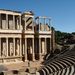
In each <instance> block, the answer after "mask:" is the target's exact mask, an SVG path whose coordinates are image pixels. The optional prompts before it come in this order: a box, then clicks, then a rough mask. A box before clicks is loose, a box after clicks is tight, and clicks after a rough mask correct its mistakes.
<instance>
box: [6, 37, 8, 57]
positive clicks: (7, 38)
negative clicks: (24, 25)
mask: <svg viewBox="0 0 75 75" xmlns="http://www.w3.org/2000/svg"><path fill="white" fill-rule="evenodd" d="M6 46H7V49H6V50H7V53H6V54H7V57H8V37H7V38H6Z"/></svg>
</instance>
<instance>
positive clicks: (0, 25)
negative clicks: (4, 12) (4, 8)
mask: <svg viewBox="0 0 75 75" xmlns="http://www.w3.org/2000/svg"><path fill="white" fill-rule="evenodd" d="M0 29H1V14H0Z"/></svg>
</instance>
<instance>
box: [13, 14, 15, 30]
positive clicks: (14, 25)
mask: <svg viewBox="0 0 75 75" xmlns="http://www.w3.org/2000/svg"><path fill="white" fill-rule="evenodd" d="M13 29H15V15H13Z"/></svg>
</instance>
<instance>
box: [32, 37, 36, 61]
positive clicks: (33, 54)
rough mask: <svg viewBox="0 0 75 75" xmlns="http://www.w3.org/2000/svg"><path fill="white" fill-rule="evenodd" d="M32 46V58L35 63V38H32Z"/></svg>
mask: <svg viewBox="0 0 75 75" xmlns="http://www.w3.org/2000/svg"><path fill="white" fill-rule="evenodd" d="M32 46H33V51H32V52H33V53H32V56H33V61H35V51H34V38H32Z"/></svg>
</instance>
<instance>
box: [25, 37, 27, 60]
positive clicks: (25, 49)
mask: <svg viewBox="0 0 75 75" xmlns="http://www.w3.org/2000/svg"><path fill="white" fill-rule="evenodd" d="M25 61H27V38H25Z"/></svg>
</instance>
